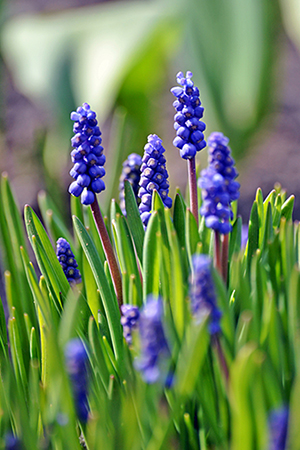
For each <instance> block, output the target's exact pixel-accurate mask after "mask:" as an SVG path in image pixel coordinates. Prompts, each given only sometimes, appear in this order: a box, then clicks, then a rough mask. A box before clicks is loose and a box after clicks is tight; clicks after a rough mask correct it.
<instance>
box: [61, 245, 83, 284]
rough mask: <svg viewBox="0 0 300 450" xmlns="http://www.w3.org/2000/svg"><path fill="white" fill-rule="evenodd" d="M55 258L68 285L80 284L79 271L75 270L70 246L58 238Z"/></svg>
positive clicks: (76, 265)
mask: <svg viewBox="0 0 300 450" xmlns="http://www.w3.org/2000/svg"><path fill="white" fill-rule="evenodd" d="M56 256H57V258H58V261H59V263H60V265H61V267H62V269H63V271H64V274H65V275H66V277H67V279H68V282H69V283H70V285H72V284H77V283H81V275H80V271H79V269H77V267H78V264H77V262H76V259H75V256H74V253H73V252H72V250H71V247H70V244H69V242H68V241H66V239H64V238H59V239H58V240H57V242H56Z"/></svg>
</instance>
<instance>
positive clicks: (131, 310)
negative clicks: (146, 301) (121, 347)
mask: <svg viewBox="0 0 300 450" xmlns="http://www.w3.org/2000/svg"><path fill="white" fill-rule="evenodd" d="M121 312H122V314H123V315H122V317H121V325H122V327H123V336H124V338H125V340H126V342H127V344H128V345H131V344H132V334H131V333H132V330H134V329H136V328H137V326H138V321H139V318H140V312H139V308H138V307H137V306H133V305H122V306H121Z"/></svg>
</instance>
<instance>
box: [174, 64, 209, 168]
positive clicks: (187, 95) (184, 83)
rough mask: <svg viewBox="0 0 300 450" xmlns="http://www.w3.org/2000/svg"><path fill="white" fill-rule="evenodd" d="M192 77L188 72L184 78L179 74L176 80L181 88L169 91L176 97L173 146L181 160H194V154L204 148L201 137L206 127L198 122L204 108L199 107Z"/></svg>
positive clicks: (197, 93)
mask: <svg viewBox="0 0 300 450" xmlns="http://www.w3.org/2000/svg"><path fill="white" fill-rule="evenodd" d="M192 76H193V74H192V72H189V71H188V72H187V73H186V76H185V77H184V75H183V73H182V72H179V73H178V74H177V77H176V78H177V83H178V84H180V86H181V87H179V86H176V87H173V88H172V89H171V92H172V94H173V95H174V96H175V97H176V100H175V101H174V102H173V106H174V108H175V109H176V111H177V114H175V116H174V121H175V123H174V128H175V130H176V138H175V139H174V141H173V144H174V146H175V147H177V148H178V149H179V150H180V156H181V157H182V158H183V159H191V158H194V157H195V156H196V153H197V152H199V151H200V150H202V149H203V148H204V147H205V146H206V142H205V140H204V135H203V131H204V130H205V128H206V125H205V123H204V122H202V121H201V120H200V119H202V117H203V111H204V108H203V107H202V106H201V101H200V96H199V95H200V94H199V89H198V88H197V87H196V86H194V83H193V81H192Z"/></svg>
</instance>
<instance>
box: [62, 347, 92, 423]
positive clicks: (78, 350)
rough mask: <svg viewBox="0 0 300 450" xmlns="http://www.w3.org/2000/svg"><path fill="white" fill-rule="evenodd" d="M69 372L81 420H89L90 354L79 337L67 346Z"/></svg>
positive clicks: (84, 421)
mask: <svg viewBox="0 0 300 450" xmlns="http://www.w3.org/2000/svg"><path fill="white" fill-rule="evenodd" d="M65 359H66V368H67V373H68V375H69V377H70V381H71V386H72V391H73V396H74V402H75V408H76V412H77V416H78V418H79V420H80V421H81V422H83V423H86V422H87V420H88V414H89V406H88V399H87V395H88V370H87V361H88V355H87V352H86V349H85V347H84V345H83V343H82V341H81V340H80V339H79V338H74V339H72V340H71V341H69V342H68V343H67V345H66V348H65Z"/></svg>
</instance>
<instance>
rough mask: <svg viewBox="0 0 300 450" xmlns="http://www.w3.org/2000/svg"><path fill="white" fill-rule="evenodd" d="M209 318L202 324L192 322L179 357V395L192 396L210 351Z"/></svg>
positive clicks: (177, 370)
mask: <svg viewBox="0 0 300 450" xmlns="http://www.w3.org/2000/svg"><path fill="white" fill-rule="evenodd" d="M207 320H208V316H206V317H205V316H204V317H203V318H202V320H201V323H195V322H191V323H190V326H189V328H188V330H187V332H186V336H185V339H184V342H183V345H182V348H181V350H180V353H179V356H178V362H177V366H176V372H175V379H176V386H175V389H176V391H177V392H178V394H179V395H186V396H190V395H192V393H193V391H194V388H195V384H196V382H197V379H198V376H199V372H200V369H201V366H202V364H203V362H204V358H205V355H206V352H207V349H208V344H209V341H210V339H209V334H208V331H207Z"/></svg>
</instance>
